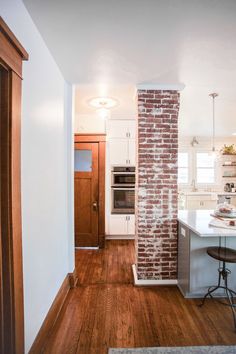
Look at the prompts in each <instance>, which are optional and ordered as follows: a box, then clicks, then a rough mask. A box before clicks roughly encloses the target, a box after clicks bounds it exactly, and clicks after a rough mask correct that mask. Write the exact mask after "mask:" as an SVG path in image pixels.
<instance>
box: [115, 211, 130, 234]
mask: <svg viewBox="0 0 236 354" xmlns="http://www.w3.org/2000/svg"><path fill="white" fill-rule="evenodd" d="M134 233H135V216H134V215H126V214H122V215H120V214H119V215H114V214H113V215H110V221H109V235H134Z"/></svg>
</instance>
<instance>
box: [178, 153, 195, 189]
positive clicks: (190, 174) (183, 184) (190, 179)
mask: <svg viewBox="0 0 236 354" xmlns="http://www.w3.org/2000/svg"><path fill="white" fill-rule="evenodd" d="M178 153H187V154H188V182H187V183H179V184H178V185H179V186H180V187H182V188H187V187H189V186H190V185H191V182H192V159H191V153H190V152H189V150H188V149H184V148H183V149H179V151H178Z"/></svg>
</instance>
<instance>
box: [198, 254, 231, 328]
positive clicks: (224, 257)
mask: <svg viewBox="0 0 236 354" xmlns="http://www.w3.org/2000/svg"><path fill="white" fill-rule="evenodd" d="M207 254H208V255H209V256H210V257H212V258H214V259H217V260H218V261H221V262H223V264H222V267H220V268H219V269H218V272H219V278H218V284H217V285H216V286H210V287H209V289H208V292H207V293H206V295H205V296H204V298H203V300H202V303H201V304H200V306H203V305H204V302H205V300H206V298H207V297H208V296H209V297H211V298H213V296H212V294H213V293H214V292H215V291H216V290H218V289H224V290H225V294H226V296H227V299H228V305H229V306H230V307H231V310H232V314H233V319H234V327H235V329H236V303H235V302H234V296H236V292H235V291H233V290H232V289H229V288H228V275H229V274H230V273H231V271H230V270H229V269H227V268H226V263H236V250H234V249H232V248H227V247H208V248H207ZM222 281H223V282H224V285H221V282H222Z"/></svg>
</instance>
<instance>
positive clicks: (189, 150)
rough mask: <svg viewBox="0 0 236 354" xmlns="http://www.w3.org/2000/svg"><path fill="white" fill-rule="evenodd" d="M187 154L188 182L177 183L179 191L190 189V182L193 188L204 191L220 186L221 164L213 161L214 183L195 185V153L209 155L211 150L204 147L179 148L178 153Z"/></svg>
mask: <svg viewBox="0 0 236 354" xmlns="http://www.w3.org/2000/svg"><path fill="white" fill-rule="evenodd" d="M180 152H185V153H188V166H189V171H188V172H189V173H188V175H189V181H188V183H179V184H178V186H179V187H180V188H181V189H188V188H192V182H193V180H194V181H195V187H196V188H201V189H206V188H218V187H220V186H221V163H220V161H219V160H218V161H217V160H216V161H215V182H214V183H197V153H211V150H210V149H209V148H206V147H202V148H193V147H189V146H188V147H187V146H186V147H181V148H180V149H179V151H178V153H180Z"/></svg>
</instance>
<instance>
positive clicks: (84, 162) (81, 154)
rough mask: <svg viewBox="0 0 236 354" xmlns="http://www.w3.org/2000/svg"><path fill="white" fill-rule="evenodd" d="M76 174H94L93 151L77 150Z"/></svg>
mask: <svg viewBox="0 0 236 354" xmlns="http://www.w3.org/2000/svg"><path fill="white" fill-rule="evenodd" d="M75 172H92V150H75Z"/></svg>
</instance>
